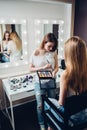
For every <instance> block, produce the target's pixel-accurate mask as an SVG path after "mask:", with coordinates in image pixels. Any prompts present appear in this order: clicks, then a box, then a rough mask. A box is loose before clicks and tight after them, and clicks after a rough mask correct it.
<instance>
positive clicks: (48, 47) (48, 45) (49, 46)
mask: <svg viewBox="0 0 87 130" xmlns="http://www.w3.org/2000/svg"><path fill="white" fill-rule="evenodd" d="M53 47H54V44H53V42H47V43H45V46H44V49H45V51H46V52H50V51H52V50H53Z"/></svg>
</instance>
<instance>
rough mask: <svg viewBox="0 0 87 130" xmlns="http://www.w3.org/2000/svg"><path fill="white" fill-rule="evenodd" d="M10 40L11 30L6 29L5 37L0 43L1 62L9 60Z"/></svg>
mask: <svg viewBox="0 0 87 130" xmlns="http://www.w3.org/2000/svg"><path fill="white" fill-rule="evenodd" d="M9 41H10V32H9V31H5V32H4V36H3V39H2V41H1V43H0V46H1V52H0V59H1V62H9V54H8V42H9Z"/></svg>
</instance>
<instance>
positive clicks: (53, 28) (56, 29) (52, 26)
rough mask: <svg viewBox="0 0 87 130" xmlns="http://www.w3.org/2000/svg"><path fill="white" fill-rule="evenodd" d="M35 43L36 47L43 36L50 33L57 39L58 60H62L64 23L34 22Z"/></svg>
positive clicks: (41, 20)
mask: <svg viewBox="0 0 87 130" xmlns="http://www.w3.org/2000/svg"><path fill="white" fill-rule="evenodd" d="M35 25H36V26H35V27H36V28H35V43H36V47H38V46H39V45H40V43H41V41H42V39H43V37H44V35H45V34H47V33H49V32H51V33H54V35H55V36H56V37H57V39H58V60H59V61H60V60H61V59H63V44H64V43H63V36H64V21H63V20H47V19H37V20H35Z"/></svg>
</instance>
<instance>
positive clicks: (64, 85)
mask: <svg viewBox="0 0 87 130" xmlns="http://www.w3.org/2000/svg"><path fill="white" fill-rule="evenodd" d="M65 77H66V72H65V71H63V73H62V75H61V78H60V94H59V101H58V103H59V104H60V105H64V103H65V98H66V97H67V91H68V85H67V81H66V78H65Z"/></svg>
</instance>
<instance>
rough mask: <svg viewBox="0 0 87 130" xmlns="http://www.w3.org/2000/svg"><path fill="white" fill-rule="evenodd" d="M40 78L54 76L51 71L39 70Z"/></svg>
mask: <svg viewBox="0 0 87 130" xmlns="http://www.w3.org/2000/svg"><path fill="white" fill-rule="evenodd" d="M37 74H38V76H39V78H40V79H51V78H53V76H52V72H51V71H37Z"/></svg>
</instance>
